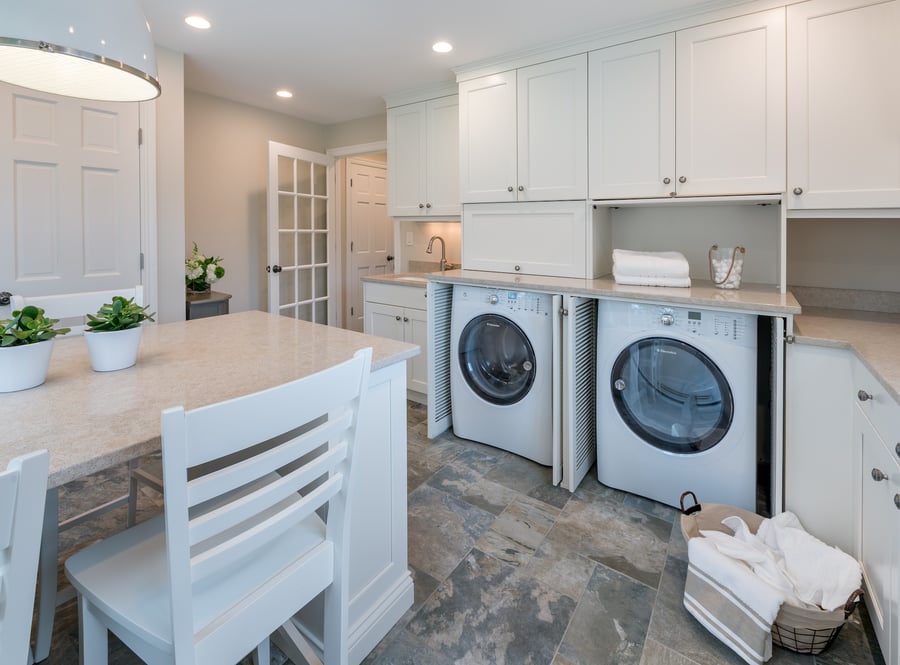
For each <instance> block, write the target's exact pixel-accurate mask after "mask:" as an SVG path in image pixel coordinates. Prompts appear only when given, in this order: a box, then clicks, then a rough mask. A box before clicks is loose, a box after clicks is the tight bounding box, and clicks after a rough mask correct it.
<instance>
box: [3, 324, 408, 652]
mask: <svg viewBox="0 0 900 665" xmlns="http://www.w3.org/2000/svg"><path fill="white" fill-rule="evenodd" d="M368 346H371V347H372V349H373V361H372V374H371V378H370V383H369V393H368V397H367V399H366V401H365V403H364V407H363V411H362V412H361V414H360V424H359V428H358V429H359V433H360V434H359V438H358V441H357V448H356V451H355V455H354V463H355V464H356V465H357V469H358V473H356V474H355V481H356V483H355V486H354V488H353V490H352V496H351V513H350V514H351V524H352V526H351V538H350V543H351V555H350V598H351V603H350V661H351V662H352V663H358V662H360V661H361V660H362V659H363V658H364V657H365V656H366V654H368V653H369V651H371V649H372V648H373V647H374V646H375V645H376V644H377V643H378V642H379V641H380V640H381V639H382V638H383V637H384V635H386V634H387V632H388V631H389V630H390V628H391V627H392V626H393V625H394V624H395V623H396V622H397V620H398V619H399V618H400V617H401V616H402V615H403V613H404V612H405V611H406V610H407V609H408V608H409V607H410V606H411V605H412V601H413V584H412V579H411V576H410V574H409V571H408V569H407V558H406V551H407V546H406V360H407V359H409V358H412V357H414V356H415V355H416V354H417V353H418V347H416V346H414V345H411V344H405V343H403V342H396V341H392V340H387V339H382V338H378V337H372V336H368V335H362V334H359V333H355V332H352V331H347V330H341V329H338V328H332V327H328V326H322V325H317V324H312V323H306V322H303V321H296V320H294V319H289V318H285V317H279V316H273V315H270V314H266V313H264V312H258V311H252V312H241V313H237V314H229V315H225V316H218V317H211V318H204V319H199V320H194V321H185V322H178V323H168V324H163V325H158V326H145V328H144V330H143V335H142V340H141V347H140V351H139V354H138V361H137V364H136V365H135V366H133V367H130V368H128V369H124V370H120V371H117V372H94V371H93V370H92V369H91V365H90V359H89V357H88V351H87V345H86V343H85V340H84V339H82V338H74V339H61V340H58V341H56V342H55V346H54V349H53V355H52V357H51V360H50V370H49V372H48V375H47V381H46V382H45V383H44V384H43V385H41V386H38V387H36V388H32V389H31V390H25V391H20V392H16V393H4V394H0V417H3V418H4V420H5V422H7V423H14V424H15V425H14V426H10V427H8V428H7V432H6V435H5V436H4V445H3V447H2V448H0V468H5V467H6V465H7V463H8V462H9V460H10V459H12V458H13V457H16V456H19V455H22V454H24V453H27V452H29V451H32V450H37V449H41V448H46V449H48V451H49V453H50V478H49V483H48V487H49V488H50V489H49V490H48V493H47V509H46V513H45V528H44V534H45V536H44V542H43V543H42V562H41V575H42V579H45V580H46V579H53V580H55V578H56V566H57V561H56V559H57V540H56V523H57V503H58V502H57V488H58V487H59V486H60V485H62V484H64V483H66V482H69V481H71V480H75V479H77V478H81V477H83V476H85V475H88V474H90V473H93V472H95V471H99V470H102V469H106V468H109V467H112V466H115V465H117V464H121V463H124V462H128V461H129V460H133V459H136V458H137V457H140V456H142V455H146V454H150V453H154V452H157V451H159V449H160V413H161V411H162V410H163V409H165V408H168V407H171V406H177V405H183V406H184V407H185V408H186V409H194V408H197V407H201V406H205V405H208V404H212V403H215V402H220V401H223V400H227V399H231V398H234V397H238V396H240V395H245V394H248V393H252V392H257V391H260V390H265V389H267V388H271V387H273V386H275V385H279V384H281V383H285V382H288V381H292V380H295V379H299V378H302V377H303V376H307V375H309V374H312V373H314V372H317V371H319V370H322V369H325V368H327V367H330V366H332V365H334V364H336V363H339V362H342V361H344V360H348V359H349V358H351V357H352V356H353V354H354V353H355V352H356V351H357V350H359V349H361V348H365V347H368ZM41 591H42V593H41V598H40V609H41V612H40V618H39V626H38V643H37V645H36V648H35V660H36V661H39V660H42V659H43V658H45V657H46V656H47V654H48V652H49V645H50V635H51V633H52V619H53V611H54V609H55V604H56V598H55V594H56V589H55V585H53V584H44V585H42V589H41ZM308 610H309V611H308V612H307V618H308V619H309V621H308V625H309V626H310V628H311V629H312V636H313V642H315V641H316V638H315V634H316V632H317V627H316V625H315V624H316V623H317V622H316V620H315V619H316V617H315V614H316V608H315V607H311V608H308Z"/></svg>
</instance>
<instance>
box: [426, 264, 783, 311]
mask: <svg viewBox="0 0 900 665" xmlns="http://www.w3.org/2000/svg"><path fill="white" fill-rule="evenodd" d="M426 278H427V279H429V280H433V281H439V282H449V283H458V284H473V285H476V286H489V287H491V286H492V287H497V288H501V289H522V290H528V291H544V292H549V293H560V294H569V295H579V296H588V297H594V298H614V299H622V300H638V301H645V302H663V303H671V304H673V305H693V306H697V307H715V308H719V309H727V310H734V311H743V312H755V313H757V314H769V315H793V314H799V313H800V304H799V303H798V302H797V299H796V298H794V296H793V295H791V294H790V293H780V292H779V291H778V289H777V288H776V287H775V286H774V285H771V284H743V285H741V288H740V289H720V288H716V287H715V286H714V285H713V283H712V282H710V281H707V280H699V279H695V280H692V283H693V285H692V286H691V287H690V288H672V287H659V286H626V285H623V284H616V282H615V280H614V279H613V278H612V276H609V275H608V276H605V277H599V278H597V279H576V278H572V277H543V276H541V275H513V274H510V273H503V272H486V271H477V270H448V271H446V272H444V273H427V275H426Z"/></svg>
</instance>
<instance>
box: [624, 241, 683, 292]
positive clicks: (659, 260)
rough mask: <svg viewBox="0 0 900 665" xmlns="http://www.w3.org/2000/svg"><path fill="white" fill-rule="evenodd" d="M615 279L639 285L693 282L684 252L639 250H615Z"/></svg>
mask: <svg viewBox="0 0 900 665" xmlns="http://www.w3.org/2000/svg"><path fill="white" fill-rule="evenodd" d="M612 257H613V278H614V279H615V280H616V283H618V284H631V285H638V286H679V287H687V286H690V285H691V278H690V266H689V265H688V262H687V259H686V258H685V257H684V254H682V253H681V252H635V251H632V250H628V249H614V250H613V253H612Z"/></svg>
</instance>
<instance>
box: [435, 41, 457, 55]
mask: <svg viewBox="0 0 900 665" xmlns="http://www.w3.org/2000/svg"><path fill="white" fill-rule="evenodd" d="M431 50H432V51H434V52H435V53H450V51H452V50H453V44H451V43H450V42H437V43H436V44H434V46H432V47H431Z"/></svg>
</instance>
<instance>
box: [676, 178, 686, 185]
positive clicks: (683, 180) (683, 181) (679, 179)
mask: <svg viewBox="0 0 900 665" xmlns="http://www.w3.org/2000/svg"><path fill="white" fill-rule="evenodd" d="M678 182H680V183H681V184H682V185H683V184H684V183H686V182H687V178H685V177H684V176H681V177H680V178H678Z"/></svg>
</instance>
